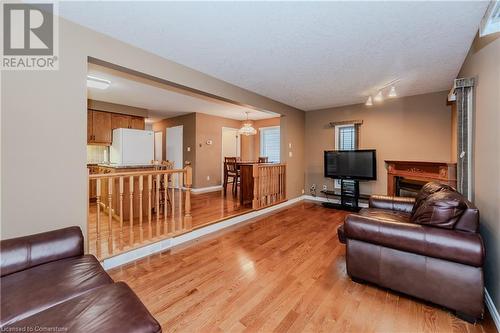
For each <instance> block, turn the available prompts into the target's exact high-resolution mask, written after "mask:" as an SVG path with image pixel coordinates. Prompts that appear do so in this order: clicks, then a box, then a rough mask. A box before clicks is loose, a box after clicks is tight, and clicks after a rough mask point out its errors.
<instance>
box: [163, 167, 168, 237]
mask: <svg viewBox="0 0 500 333" xmlns="http://www.w3.org/2000/svg"><path fill="white" fill-rule="evenodd" d="M163 190H164V193H163V232H164V233H165V234H168V219H167V217H168V174H164V175H163Z"/></svg>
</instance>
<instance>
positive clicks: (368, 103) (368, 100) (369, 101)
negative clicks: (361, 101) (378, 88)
mask: <svg viewBox="0 0 500 333" xmlns="http://www.w3.org/2000/svg"><path fill="white" fill-rule="evenodd" d="M365 105H366V106H372V105H373V102H372V97H371V96H368V99H367V100H366V103H365Z"/></svg>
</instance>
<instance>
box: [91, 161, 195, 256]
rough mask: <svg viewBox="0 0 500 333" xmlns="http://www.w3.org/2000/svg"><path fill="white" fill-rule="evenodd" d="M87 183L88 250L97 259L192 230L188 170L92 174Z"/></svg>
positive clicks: (190, 174)
mask: <svg viewBox="0 0 500 333" xmlns="http://www.w3.org/2000/svg"><path fill="white" fill-rule="evenodd" d="M91 182H95V186H96V192H97V195H96V202H95V204H89V220H88V226H89V230H88V239H89V244H88V246H89V252H90V253H92V254H94V255H96V256H97V257H98V258H105V257H109V256H111V255H113V254H116V253H117V252H123V251H124V250H126V249H132V248H135V247H139V246H142V245H144V244H147V243H150V242H153V241H157V240H158V239H161V238H168V237H169V236H172V237H173V236H175V235H176V234H179V233H183V232H185V231H187V230H191V222H192V217H191V185H192V169H191V166H186V167H185V168H184V169H178V170H155V171H134V172H117V173H106V174H91V175H89V184H91ZM106 245H107V246H106Z"/></svg>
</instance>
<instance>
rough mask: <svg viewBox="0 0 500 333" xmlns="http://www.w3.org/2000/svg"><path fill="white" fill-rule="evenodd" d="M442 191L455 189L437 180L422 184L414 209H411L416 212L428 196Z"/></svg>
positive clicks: (413, 212)
mask: <svg viewBox="0 0 500 333" xmlns="http://www.w3.org/2000/svg"><path fill="white" fill-rule="evenodd" d="M440 191H451V192H454V191H455V189H454V188H453V187H451V186H449V185H446V184H441V183H437V182H429V183H427V184H425V185H424V186H422V188H421V189H420V191H419V192H418V195H417V198H416V199H415V205H413V209H412V211H411V214H412V215H413V214H415V212H416V211H417V209H418V208H419V207H420V205H422V204H423V203H424V202H425V200H427V198H428V197H429V196H430V195H431V194H434V193H437V192H440Z"/></svg>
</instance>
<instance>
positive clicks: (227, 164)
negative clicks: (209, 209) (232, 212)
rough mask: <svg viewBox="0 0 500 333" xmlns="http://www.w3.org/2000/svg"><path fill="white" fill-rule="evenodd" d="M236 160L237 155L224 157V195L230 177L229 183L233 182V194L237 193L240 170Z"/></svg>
mask: <svg viewBox="0 0 500 333" xmlns="http://www.w3.org/2000/svg"><path fill="white" fill-rule="evenodd" d="M237 162H238V158H237V157H224V185H223V186H224V195H225V194H226V192H227V185H228V184H229V178H231V183H232V184H233V195H236V194H237V193H238V181H239V176H240V172H239V170H238V164H237Z"/></svg>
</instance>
